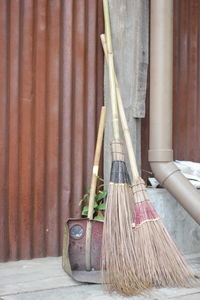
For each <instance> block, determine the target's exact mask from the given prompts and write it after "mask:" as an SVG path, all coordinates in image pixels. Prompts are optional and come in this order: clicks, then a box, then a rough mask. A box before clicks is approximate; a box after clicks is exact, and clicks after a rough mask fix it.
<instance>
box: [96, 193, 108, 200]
mask: <svg viewBox="0 0 200 300" xmlns="http://www.w3.org/2000/svg"><path fill="white" fill-rule="evenodd" d="M106 195H107V191H99V193H98V194H97V195H96V201H99V200H101V199H103V198H105V197H106Z"/></svg>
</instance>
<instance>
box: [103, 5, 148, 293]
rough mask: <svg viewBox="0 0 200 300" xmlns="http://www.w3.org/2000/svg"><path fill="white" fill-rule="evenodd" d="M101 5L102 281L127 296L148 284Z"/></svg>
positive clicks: (109, 48)
mask: <svg viewBox="0 0 200 300" xmlns="http://www.w3.org/2000/svg"><path fill="white" fill-rule="evenodd" d="M103 5H104V17H105V30H106V39H107V45H108V66H109V82H110V96H111V107H112V125H113V135H114V140H113V141H112V143H111V152H112V167H111V176H110V183H109V188H108V196H107V201H106V203H107V204H106V210H105V220H104V229H103V237H102V279H103V283H104V284H106V286H107V289H108V290H109V291H110V292H111V291H117V292H118V293H120V294H122V295H130V294H137V293H139V292H141V291H142V290H144V289H146V288H148V285H146V284H145V283H144V282H143V283H142V284H141V282H140V281H139V280H138V278H137V276H136V273H135V269H134V265H133V264H134V262H135V259H136V257H135V255H134V240H133V237H134V236H133V230H132V223H133V219H134V211H135V210H134V200H133V194H132V191H131V188H130V179H129V175H128V172H127V168H126V164H125V161H124V153H123V143H122V141H121V140H120V135H119V120H118V107H117V98H116V89H115V81H114V64H113V53H112V42H111V32H110V20H109V11H108V2H107V1H106V0H104V1H103Z"/></svg>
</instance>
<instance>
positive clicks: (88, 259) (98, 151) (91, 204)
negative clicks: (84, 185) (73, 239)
mask: <svg viewBox="0 0 200 300" xmlns="http://www.w3.org/2000/svg"><path fill="white" fill-rule="evenodd" d="M105 118H106V107H105V106H102V108H101V115H100V121H99V129H98V134H97V143H96V149H95V155H94V164H93V172H92V180H91V189H90V197H89V204H88V205H89V208H88V219H89V221H88V222H87V228H86V241H85V265H86V270H87V271H90V270H91V237H92V223H91V222H90V221H91V220H92V219H93V213H94V200H95V192H96V185H97V176H98V171H99V161H100V156H101V148H102V143H103V133H104V127H105Z"/></svg>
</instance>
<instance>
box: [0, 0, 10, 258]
mask: <svg viewBox="0 0 200 300" xmlns="http://www.w3.org/2000/svg"><path fill="white" fill-rule="evenodd" d="M7 11H8V2H6V1H2V5H1V9H0V176H1V181H0V212H1V217H0V228H1V230H2V232H1V235H0V255H1V257H2V259H3V260H6V259H7V257H8V218H7V217H8V202H7V188H8V182H7V163H8V155H7V154H8V152H7V150H8V149H7V148H8V147H7V146H8V144H7V143H8V141H7V134H8V118H7V110H8V102H9V99H8V56H7V55H8V40H7V36H8V12H7Z"/></svg>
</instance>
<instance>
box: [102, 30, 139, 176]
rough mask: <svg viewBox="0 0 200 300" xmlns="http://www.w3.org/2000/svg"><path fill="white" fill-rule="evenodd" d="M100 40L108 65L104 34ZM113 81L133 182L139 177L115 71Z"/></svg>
mask: <svg viewBox="0 0 200 300" xmlns="http://www.w3.org/2000/svg"><path fill="white" fill-rule="evenodd" d="M100 38H101V43H102V47H103V50H104V54H105V58H106V61H107V63H108V50H107V42H106V38H105V34H101V35H100ZM114 79H115V86H116V94H117V104H118V108H119V115H120V120H121V124H122V129H123V133H124V138H125V141H126V147H127V151H128V156H129V161H130V166H131V172H132V176H133V180H136V179H137V178H138V177H139V172H138V169H137V163H136V159H135V153H134V149H133V144H132V140H131V135H130V131H129V128H128V123H127V120H126V115H125V111H124V107H123V103H122V97H121V93H120V89H119V84H118V81H117V77H116V74H115V71H114Z"/></svg>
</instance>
